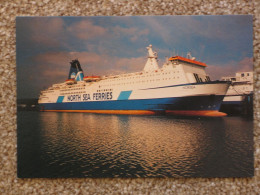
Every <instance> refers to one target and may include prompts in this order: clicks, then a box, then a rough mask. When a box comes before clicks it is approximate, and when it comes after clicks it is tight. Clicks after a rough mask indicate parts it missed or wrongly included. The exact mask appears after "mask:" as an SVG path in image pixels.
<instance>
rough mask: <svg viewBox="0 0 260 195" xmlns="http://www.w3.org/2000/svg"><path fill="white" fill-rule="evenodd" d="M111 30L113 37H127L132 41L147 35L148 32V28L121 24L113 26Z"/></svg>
mask: <svg viewBox="0 0 260 195" xmlns="http://www.w3.org/2000/svg"><path fill="white" fill-rule="evenodd" d="M111 30H112V33H113V35H114V36H115V37H118V36H121V37H127V38H129V39H130V40H131V41H132V42H135V41H137V40H138V39H140V38H141V37H142V36H147V35H148V34H149V30H148V29H140V28H136V27H130V28H125V27H121V26H115V27H113V28H112V29H111Z"/></svg>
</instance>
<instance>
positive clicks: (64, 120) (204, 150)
mask: <svg viewBox="0 0 260 195" xmlns="http://www.w3.org/2000/svg"><path fill="white" fill-rule="evenodd" d="M252 175H253V122H252V119H246V118H241V117H223V118H200V119H198V118H176V117H172V116H127V115H100V114H86V113H42V112H41V113H39V112H19V113H18V176H19V177H231V176H232V177H248V176H252Z"/></svg>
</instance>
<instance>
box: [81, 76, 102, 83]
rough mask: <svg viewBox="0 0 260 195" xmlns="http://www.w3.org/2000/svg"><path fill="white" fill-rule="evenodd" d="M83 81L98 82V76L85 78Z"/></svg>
mask: <svg viewBox="0 0 260 195" xmlns="http://www.w3.org/2000/svg"><path fill="white" fill-rule="evenodd" d="M83 80H84V81H86V82H92V81H99V80H100V76H86V77H84V78H83Z"/></svg>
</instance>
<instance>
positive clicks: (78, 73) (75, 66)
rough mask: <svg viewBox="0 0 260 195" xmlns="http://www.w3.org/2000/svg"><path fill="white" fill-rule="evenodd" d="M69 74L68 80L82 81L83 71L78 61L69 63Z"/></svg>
mask: <svg viewBox="0 0 260 195" xmlns="http://www.w3.org/2000/svg"><path fill="white" fill-rule="evenodd" d="M70 64H71V66H70V72H69V76H68V79H75V80H76V81H83V77H84V74H83V71H82V68H81V66H80V63H79V61H78V60H72V61H71V62H70Z"/></svg>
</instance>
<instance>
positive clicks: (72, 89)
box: [61, 87, 85, 91]
mask: <svg viewBox="0 0 260 195" xmlns="http://www.w3.org/2000/svg"><path fill="white" fill-rule="evenodd" d="M81 89H85V88H84V87H81V88H71V89H62V90H61V91H74V90H81Z"/></svg>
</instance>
